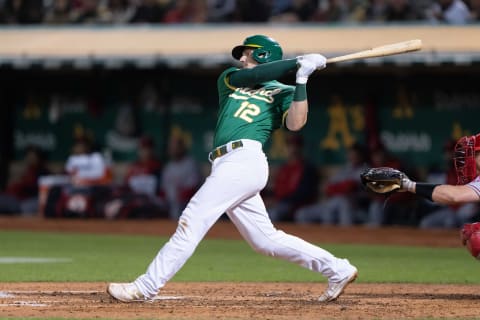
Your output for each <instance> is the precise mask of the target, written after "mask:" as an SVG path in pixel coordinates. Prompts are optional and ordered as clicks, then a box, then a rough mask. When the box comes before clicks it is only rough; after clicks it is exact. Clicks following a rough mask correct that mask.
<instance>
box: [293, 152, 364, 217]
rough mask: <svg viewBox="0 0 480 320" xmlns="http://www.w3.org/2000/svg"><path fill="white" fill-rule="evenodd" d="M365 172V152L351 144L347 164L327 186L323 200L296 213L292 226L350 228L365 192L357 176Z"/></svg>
mask: <svg viewBox="0 0 480 320" xmlns="http://www.w3.org/2000/svg"><path fill="white" fill-rule="evenodd" d="M365 169H366V154H365V148H364V147H363V146H362V145H360V144H354V145H353V146H352V147H350V148H349V149H348V151H347V162H346V164H345V166H343V167H342V168H340V169H339V170H338V172H337V173H336V174H334V175H333V176H332V177H331V178H330V179H329V180H328V182H327V183H326V185H325V188H324V195H325V197H324V198H323V199H322V200H321V201H319V202H318V203H316V204H314V205H312V206H308V207H304V208H301V209H299V210H298V211H297V212H296V213H295V222H297V223H309V222H320V223H324V224H335V223H337V224H339V225H341V226H349V225H352V224H354V223H355V222H356V221H357V220H358V216H360V215H359V214H358V213H359V210H360V207H361V202H362V200H363V199H364V198H365V197H366V192H365V190H363V188H362V187H361V182H360V180H359V176H360V173H362V172H363V171H364V170H365Z"/></svg>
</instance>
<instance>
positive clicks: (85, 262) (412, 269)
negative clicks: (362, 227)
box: [0, 231, 480, 284]
mask: <svg viewBox="0 0 480 320" xmlns="http://www.w3.org/2000/svg"><path fill="white" fill-rule="evenodd" d="M166 240H167V239H166V238H160V237H146V236H118V235H93V234H92V235H90V234H67V233H36V232H14V231H2V232H1V233H0V258H1V257H42V258H45V257H46V258H68V259H72V260H71V261H70V262H60V263H35V264H32V263H15V264H4V263H0V282H22V281H54V282H60V281H72V282H73V281H105V282H107V281H130V280H133V279H134V278H135V277H137V276H138V275H140V274H142V273H143V272H144V271H145V269H146V267H147V266H148V264H149V263H150V261H151V260H152V259H153V257H154V256H155V254H156V253H157V251H158V250H159V249H160V247H161V246H162V245H163V244H164V243H165V241H166ZM320 246H321V247H322V248H324V249H326V250H328V251H330V252H332V253H333V254H335V255H336V256H339V257H346V258H348V259H349V260H350V261H351V262H352V263H353V264H355V265H356V266H357V267H358V269H359V271H360V277H359V279H358V282H399V283H445V284H447V283H449V284H480V273H479V272H478V267H479V265H478V261H477V260H475V259H473V258H472V257H471V256H470V255H469V254H468V252H467V251H466V250H465V249H464V248H461V247H458V248H427V247H401V246H378V245H375V246H373V245H331V244H328V245H322V244H320ZM0 261H1V260H0ZM172 280H173V281H234V282H235V281H263V282H304V281H325V279H324V278H323V277H321V276H319V275H318V274H315V273H313V272H310V271H308V270H306V269H303V268H301V267H298V266H296V265H294V264H291V263H288V262H285V261H281V260H277V259H272V258H270V257H264V256H262V255H259V254H257V253H255V252H253V250H251V248H250V247H249V246H248V245H247V244H246V243H245V242H244V241H237V240H218V239H217V240H212V239H206V240H204V241H202V242H201V243H200V245H199V247H198V248H197V250H196V252H195V253H194V255H193V256H192V258H191V259H190V260H188V261H187V263H186V264H185V266H184V267H183V268H182V269H181V270H180V272H179V273H178V274H177V275H176V276H175V277H174V279H172Z"/></svg>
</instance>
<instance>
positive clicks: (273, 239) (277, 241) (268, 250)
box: [250, 230, 285, 257]
mask: <svg viewBox="0 0 480 320" xmlns="http://www.w3.org/2000/svg"><path fill="white" fill-rule="evenodd" d="M284 235H285V233H284V232H283V231H278V230H277V231H275V232H274V233H272V234H268V235H263V236H262V237H258V238H256V239H254V240H253V241H252V242H251V243H250V245H251V247H252V248H253V250H254V251H255V252H257V253H260V254H263V255H265V256H270V257H275V256H277V255H278V254H277V253H278V252H279V250H281V248H282V247H283V246H282V242H281V239H282V237H283V236H284Z"/></svg>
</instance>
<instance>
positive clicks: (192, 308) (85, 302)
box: [0, 282, 480, 319]
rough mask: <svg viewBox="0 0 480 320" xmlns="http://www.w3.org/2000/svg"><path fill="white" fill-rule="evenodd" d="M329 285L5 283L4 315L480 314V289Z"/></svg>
mask: <svg viewBox="0 0 480 320" xmlns="http://www.w3.org/2000/svg"><path fill="white" fill-rule="evenodd" d="M325 285H326V284H324V283H318V284H314V283H223V282H221V283H218V282H215V283H199V282H194V283H179V282H176V283H173V282H172V283H169V284H168V285H167V286H166V287H165V288H164V290H163V291H162V292H161V295H159V296H158V297H157V299H155V300H154V301H153V302H139V303H130V304H126V303H121V302H117V301H114V300H113V299H112V298H110V297H109V296H108V294H107V293H106V292H105V286H106V284H105V283H2V284H1V290H2V291H1V292H2V294H1V295H0V316H2V317H42V318H57V317H59V318H109V319H146V318H157V319H335V318H337V319H340V318H341V319H372V318H375V319H399V318H456V319H458V318H468V317H477V316H478V309H477V308H476V307H475V306H476V305H478V301H479V299H480V293H478V291H479V290H478V286H458V285H455V286H453V285H418V284H355V283H354V284H352V285H351V286H349V287H348V288H347V291H346V292H345V293H344V295H342V296H341V298H340V299H338V300H337V301H335V302H332V303H328V304H322V303H319V302H318V301H316V299H317V297H318V296H319V295H320V293H321V292H322V290H323V289H324V286H325Z"/></svg>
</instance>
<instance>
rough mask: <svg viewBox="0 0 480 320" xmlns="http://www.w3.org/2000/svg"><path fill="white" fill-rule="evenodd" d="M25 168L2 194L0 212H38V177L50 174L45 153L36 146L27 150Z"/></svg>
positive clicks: (0, 196)
mask: <svg viewBox="0 0 480 320" xmlns="http://www.w3.org/2000/svg"><path fill="white" fill-rule="evenodd" d="M23 162H24V164H23V165H24V168H23V171H22V173H21V175H20V177H19V178H18V179H15V180H13V181H12V182H11V183H10V184H9V185H8V186H7V188H6V190H5V192H4V193H3V194H0V214H4V213H7V214H18V213H22V214H34V213H37V212H38V179H39V178H40V177H41V176H44V175H48V174H50V170H49V169H48V167H47V164H46V157H45V153H44V152H43V151H42V150H41V149H40V148H39V147H36V146H29V147H27V149H26V151H25V158H24V160H23Z"/></svg>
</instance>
